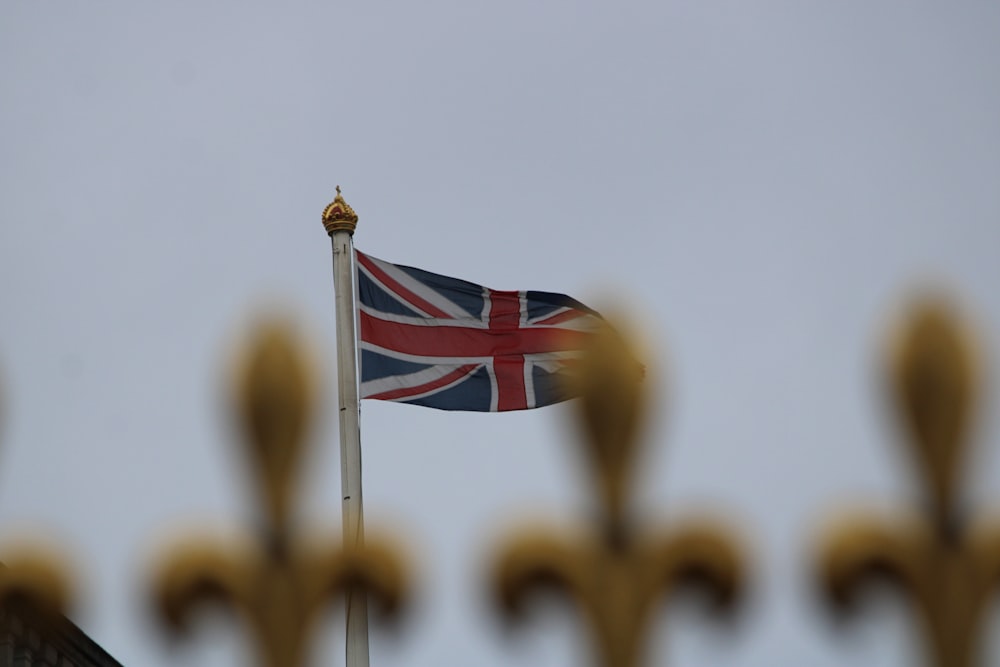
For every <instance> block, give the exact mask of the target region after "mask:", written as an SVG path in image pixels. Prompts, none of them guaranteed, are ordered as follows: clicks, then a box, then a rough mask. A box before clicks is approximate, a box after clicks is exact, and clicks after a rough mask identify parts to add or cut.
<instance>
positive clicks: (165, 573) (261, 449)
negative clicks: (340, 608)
mask: <svg viewBox="0 0 1000 667" xmlns="http://www.w3.org/2000/svg"><path fill="white" fill-rule="evenodd" d="M309 371H310V364H309V363H308V362H307V360H306V359H305V358H304V355H303V352H302V351H301V347H300V345H299V344H298V342H297V340H296V339H295V337H294V336H293V335H292V333H291V331H290V328H289V327H288V326H287V325H284V324H282V323H280V322H270V323H267V324H264V325H262V326H261V327H260V329H259V330H258V331H257V332H256V337H255V339H254V341H253V343H252V344H251V346H250V349H249V353H248V355H247V357H246V359H245V361H244V363H243V365H242V374H241V376H240V378H239V380H238V385H239V386H238V389H237V413H238V414H237V416H238V421H239V424H240V426H241V427H242V430H243V440H244V443H245V444H246V446H247V449H248V452H247V453H248V458H249V459H250V461H251V463H252V468H253V473H254V481H255V482H256V487H257V489H258V491H259V495H260V498H261V501H262V502H261V507H260V510H261V512H260V515H261V516H260V521H259V524H258V526H257V528H258V529H259V531H258V533H257V534H256V536H255V543H251V544H249V545H246V546H241V545H239V544H217V543H197V542H194V541H192V543H191V544H190V545H189V546H186V547H178V548H177V549H176V550H175V551H173V552H172V553H170V554H169V555H167V557H166V558H165V559H164V564H163V565H162V567H161V568H160V569H159V570H158V571H157V572H156V573H155V575H154V590H153V597H154V600H155V603H156V605H157V607H158V610H159V613H160V616H161V618H162V620H163V621H164V622H165V623H166V624H167V625H168V626H169V628H170V629H171V630H173V631H175V632H179V631H184V630H186V629H187V627H188V621H189V617H190V615H191V613H192V611H193V610H194V609H195V608H196V607H198V606H199V605H200V604H201V603H204V602H221V603H224V604H225V605H227V606H230V607H232V608H233V609H234V611H236V612H237V613H238V614H239V615H240V617H241V618H242V619H243V620H244V622H245V623H246V624H247V625H248V629H249V630H250V634H251V636H252V637H253V638H254V640H255V642H256V646H255V648H256V650H257V653H258V654H259V664H260V665H262V667H302V666H303V665H306V664H308V651H307V649H308V640H309V639H310V635H311V632H312V630H313V629H314V626H315V625H316V623H317V622H318V621H319V620H320V619H321V617H322V612H324V611H325V608H326V606H327V605H328V604H330V603H331V602H332V601H333V600H334V599H335V598H337V597H338V596H342V595H344V594H345V593H346V592H347V591H349V590H358V591H364V592H367V593H369V594H370V595H371V596H372V597H373V598H374V599H375V601H376V602H377V603H378V608H379V610H380V611H381V612H383V614H384V615H386V616H390V615H393V614H394V613H395V612H396V611H397V610H398V609H399V607H400V606H401V604H402V602H403V599H404V596H405V594H406V592H407V590H408V583H407V577H406V574H405V571H404V567H403V564H402V560H401V557H400V556H398V555H397V552H396V551H395V550H394V549H392V548H390V547H389V546H387V545H386V544H380V543H377V542H374V541H372V540H370V539H369V540H368V542H367V543H366V544H361V545H358V546H356V547H352V548H347V547H342V546H333V545H328V546H322V543H321V542H319V541H317V540H316V539H315V538H314V537H313V536H309V535H302V534H300V532H299V531H296V530H295V528H296V526H295V522H294V519H295V516H294V511H293V510H294V509H295V507H294V502H295V500H296V496H297V490H298V489H297V482H298V480H297V477H296V473H297V472H298V468H299V464H300V459H301V458H302V455H303V453H304V451H303V450H304V448H305V447H304V446H305V443H306V441H307V435H308V434H307V429H308V427H309V425H310V421H311V412H312V408H313V399H314V387H313V380H312V377H311V375H310V372H309Z"/></svg>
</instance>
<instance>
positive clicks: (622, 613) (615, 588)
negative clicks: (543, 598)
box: [492, 325, 745, 667]
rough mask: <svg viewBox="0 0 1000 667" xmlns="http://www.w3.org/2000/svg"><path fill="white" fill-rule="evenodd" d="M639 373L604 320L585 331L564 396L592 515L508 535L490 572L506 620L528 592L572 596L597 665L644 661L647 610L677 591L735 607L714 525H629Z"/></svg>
mask: <svg viewBox="0 0 1000 667" xmlns="http://www.w3.org/2000/svg"><path fill="white" fill-rule="evenodd" d="M644 373H645V370H644V368H643V366H642V365H641V364H639V363H638V362H637V361H636V358H635V356H634V355H633V353H632V352H631V349H630V347H629V346H628V345H627V344H626V342H625V339H624V337H623V336H622V335H621V334H620V333H619V332H618V331H617V330H616V329H614V328H612V327H611V326H610V325H605V326H603V327H602V329H601V330H599V331H598V332H597V333H595V334H594V335H593V336H592V337H590V348H589V349H588V350H587V351H586V353H585V356H584V358H583V359H582V360H581V361H580V365H579V366H578V367H577V368H576V369H574V382H575V383H578V384H577V386H575V387H574V390H575V391H574V393H576V394H579V396H580V399H579V406H580V408H581V415H580V423H581V424H582V426H583V431H584V437H583V440H584V443H585V448H586V453H587V458H588V459H589V461H590V463H591V464H592V466H591V467H592V471H593V473H594V476H595V482H596V485H597V490H596V493H595V495H596V496H597V497H598V499H599V500H598V504H599V508H600V510H599V514H598V515H597V516H596V517H595V521H594V522H592V523H589V524H587V525H585V526H583V527H582V528H583V534H581V535H578V536H576V537H569V536H564V537H560V536H558V534H557V533H558V530H553V529H551V528H549V529H545V528H542V529H538V530H525V531H523V532H522V533H520V534H518V535H515V536H514V537H513V538H512V539H511V541H510V542H509V543H508V544H507V546H506V547H505V548H504V549H503V551H502V553H501V555H500V557H499V559H498V561H497V563H496V565H495V568H494V571H493V576H492V578H493V588H494V597H495V599H496V601H497V603H498V604H499V605H500V608H501V611H502V612H503V614H504V615H505V616H506V617H507V618H508V619H511V620H513V619H517V618H518V617H520V616H521V615H522V614H523V611H524V607H525V602H526V600H527V599H528V598H529V596H530V594H532V593H534V592H535V591H536V590H537V589H546V588H547V589H553V590H555V591H558V592H560V593H563V594H565V595H567V596H568V597H570V598H572V599H573V600H574V601H575V602H576V603H577V604H578V605H579V607H580V608H581V611H582V615H583V618H584V619H585V623H586V625H587V627H586V630H587V631H588V633H589V635H590V636H591V637H592V638H593V642H594V643H593V647H592V648H593V650H594V651H595V653H596V664H597V665H600V666H602V667H638V666H639V665H641V664H644V662H645V660H644V654H645V649H646V641H647V638H648V635H649V630H650V624H651V622H652V620H653V619H654V618H655V612H656V611H657V610H658V609H659V605H660V604H661V603H662V602H663V601H664V599H665V598H668V597H669V596H670V595H671V594H672V593H674V592H676V591H677V590H678V589H680V588H686V587H689V586H692V587H693V588H695V589H700V590H701V591H703V592H705V593H707V594H708V596H709V599H710V601H711V602H712V603H713V604H712V608H713V609H714V610H716V611H719V612H722V611H727V610H730V609H732V608H733V607H734V606H735V603H736V602H737V601H738V600H739V598H740V595H741V592H742V590H743V586H744V578H745V575H744V564H743V563H744V558H743V557H742V556H741V553H740V551H739V550H738V548H737V547H736V545H735V543H734V540H733V539H732V538H731V537H730V536H729V534H728V532H727V531H725V530H723V529H722V527H720V526H716V525H713V524H712V523H709V522H706V521H700V522H691V523H690V524H688V525H686V526H684V527H677V528H675V529H673V530H668V531H665V532H657V531H644V530H641V529H640V527H639V526H638V525H637V522H636V520H635V517H634V515H633V512H632V510H631V507H630V505H629V501H630V499H631V496H632V493H631V492H632V477H631V475H632V472H633V466H634V463H635V454H636V452H635V449H636V446H637V443H638V440H639V427H640V425H641V417H642V412H643V407H644V401H645V397H646V384H645V382H644V381H643V375H644Z"/></svg>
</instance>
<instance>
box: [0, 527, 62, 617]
mask: <svg viewBox="0 0 1000 667" xmlns="http://www.w3.org/2000/svg"><path fill="white" fill-rule="evenodd" d="M0 560H2V562H0V610H2V609H14V610H17V611H20V612H22V613H32V614H40V615H41V616H42V618H45V617H48V616H51V615H55V614H61V613H65V612H66V611H67V609H68V608H69V607H70V605H71V601H72V598H73V584H72V581H73V580H74V579H75V577H74V576H73V575H72V572H71V568H70V566H69V565H68V563H67V561H66V560H65V559H64V558H62V557H61V556H60V555H59V552H57V551H56V550H55V549H54V548H53V547H50V546H48V545H47V544H43V543H41V542H38V541H35V540H32V541H31V542H25V541H23V540H22V541H21V542H20V543H19V544H18V545H17V546H14V547H7V546H4V547H3V549H2V551H0Z"/></svg>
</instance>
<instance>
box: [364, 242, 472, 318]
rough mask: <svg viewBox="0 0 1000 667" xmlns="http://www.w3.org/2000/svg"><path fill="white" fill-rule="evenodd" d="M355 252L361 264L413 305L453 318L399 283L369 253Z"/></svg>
mask: <svg viewBox="0 0 1000 667" xmlns="http://www.w3.org/2000/svg"><path fill="white" fill-rule="evenodd" d="M355 252H357V256H358V261H359V262H360V263H361V265H362V266H364V267H365V268H366V269H368V271H369V272H370V273H371V274H372V275H373V276H375V277H376V278H378V280H379V282H381V283H382V284H383V285H385V286H386V287H388V288H389V289H391V290H392V291H393V292H395V293H396V294H398V295H400V296H403V297H405V298H406V299H407V300H408V301H409V302H410V303H411V304H412V305H414V306H416V307H417V308H420V309H421V310H423V311H424V312H425V313H427V314H428V315H433V316H434V317H445V318H448V319H452V317H451V315H449V314H448V313H446V312H444V311H443V310H441V309H440V308H438V307H437V306H435V305H434V304H432V303H430V302H429V301H426V300H424V299H422V298H421V297H419V296H417V295H416V294H414V293H413V292H411V291H410V290H408V289H406V288H405V287H403V286H402V285H401V284H400V283H398V282H397V281H396V280H395V279H393V278H392V276H390V275H389V274H388V273H386V272H385V271H383V270H382V269H380V268H379V266H378V264H376V263H375V262H373V261H372V260H371V259H369V258H368V256H367V255H365V254H364V253H362V252H360V251H355Z"/></svg>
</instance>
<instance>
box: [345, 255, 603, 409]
mask: <svg viewBox="0 0 1000 667" xmlns="http://www.w3.org/2000/svg"><path fill="white" fill-rule="evenodd" d="M355 257H356V260H357V264H356V266H357V284H358V296H359V301H360V302H359V306H358V307H359V310H360V313H359V316H360V332H361V335H360V339H361V397H362V398H376V399H381V400H386V401H400V402H403V403H414V404H416V405H424V406H428V407H432V408H438V409H441V410H472V411H481V412H498V411H505V410H525V409H528V408H537V407H541V406H543V405H549V404H551V403H557V402H559V401H562V400H565V399H567V398H570V396H569V395H567V394H566V391H565V389H564V387H563V386H561V385H562V383H560V382H559V379H560V378H559V375H560V374H562V373H565V372H566V371H567V369H568V367H569V366H570V365H571V364H572V361H573V359H574V358H576V357H577V356H578V349H579V347H580V343H581V341H582V337H583V336H585V335H586V334H587V331H589V330H590V329H591V328H592V327H593V325H594V324H595V323H596V322H597V318H599V317H600V316H599V315H598V314H597V313H596V312H595V311H593V310H591V309H590V308H587V307H586V306H585V305H583V304H582V303H580V302H579V301H576V300H575V299H571V298H570V297H568V296H566V295H564V294H554V293H551V292H533V291H522V292H517V291H502V290H493V289H489V288H488V287H482V286H480V285H476V284H473V283H470V282H467V281H465V280H459V279H457V278H448V277H446V276H441V275H437V274H435V273H430V272H428V271H423V270H421V269H415V268H412V267H409V266H399V265H396V264H390V263H389V262H385V261H383V260H380V259H375V258H374V257H371V256H369V255H365V254H364V253H362V252H360V251H355Z"/></svg>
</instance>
